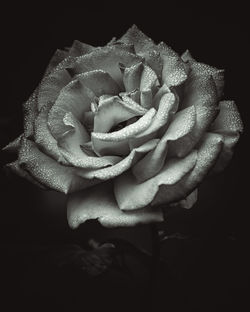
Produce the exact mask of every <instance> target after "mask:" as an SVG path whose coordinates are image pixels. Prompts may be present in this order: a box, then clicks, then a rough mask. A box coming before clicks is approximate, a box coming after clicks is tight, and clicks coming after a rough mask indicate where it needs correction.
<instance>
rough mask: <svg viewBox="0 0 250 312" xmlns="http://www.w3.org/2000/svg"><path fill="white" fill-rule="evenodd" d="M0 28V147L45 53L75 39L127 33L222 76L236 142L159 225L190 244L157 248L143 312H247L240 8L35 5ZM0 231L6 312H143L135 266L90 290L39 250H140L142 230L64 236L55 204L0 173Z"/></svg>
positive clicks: (4, 158)
mask: <svg viewBox="0 0 250 312" xmlns="http://www.w3.org/2000/svg"><path fill="white" fill-rule="evenodd" d="M2 16H3V19H2V22H3V25H2V31H3V36H2V40H1V41H2V52H4V56H3V57H2V62H1V65H2V77H3V78H4V88H3V90H2V95H4V96H3V97H2V104H1V115H0V116H1V117H0V122H1V132H0V144H1V146H0V147H3V146H5V145H6V144H7V143H8V142H9V141H10V140H12V139H14V138H15V137H17V136H18V135H19V134H20V133H21V132H22V103H23V102H24V101H25V100H26V99H27V98H28V97H29V95H30V94H31V93H32V91H33V90H34V88H35V87H36V86H37V84H38V83H39V81H40V80H41V78H42V74H43V72H44V70H45V68H46V65H47V64H48V62H49V60H50V58H51V56H52V55H53V52H54V51H55V50H56V49H57V48H63V47H65V46H70V45H71V44H72V42H73V40H74V39H78V40H80V41H82V42H85V43H89V44H91V45H98V46H99V45H105V44H106V43H107V42H108V41H110V39H111V38H112V37H120V36H121V35H123V33H125V31H126V30H127V29H128V28H129V27H130V26H131V25H132V24H136V25H137V26H138V27H139V28H140V29H141V30H142V31H143V32H145V33H146V34H147V35H148V36H149V37H151V38H152V39H154V40H155V41H156V42H159V41H164V42H166V43H167V44H168V45H170V46H171V47H172V48H173V49H174V50H176V51H177V52H179V53H182V52H184V51H185V50H186V49H187V48H188V49H189V50H190V52H191V53H192V55H193V56H194V57H195V58H196V59H197V60H200V61H202V62H205V63H207V64H210V65H213V66H216V67H218V68H224V69H225V70H226V86H225V99H234V100H235V101H236V103H237V105H238V107H239V110H240V112H241V116H242V119H243V122H244V125H245V132H244V134H243V135H242V137H241V140H240V142H239V144H238V146H237V148H236V151H235V155H234V157H233V160H232V161H231V163H230V165H229V166H228V167H227V169H226V170H225V171H224V172H223V173H221V174H219V175H217V176H216V177H212V178H209V179H207V180H206V181H205V182H204V183H203V184H202V186H201V187H200V193H199V200H198V203H197V204H196V205H195V207H194V208H193V209H192V210H190V211H176V212H175V213H173V215H171V216H170V217H169V219H168V222H167V225H166V229H167V232H168V233H169V234H171V233H176V232H180V233H183V234H185V235H188V236H189V237H190V238H189V239H187V240H178V239H172V240H170V239H169V240H167V241H165V242H164V244H163V247H162V256H163V257H164V259H167V261H168V265H167V267H166V266H165V267H164V268H163V269H162V273H161V277H160V281H159V282H158V284H156V285H155V290H156V294H155V295H154V299H153V300H154V304H153V307H154V308H153V310H152V311H159V310H161V309H160V306H163V308H162V310H163V311H164V310H168V311H170V312H172V311H173V312H174V311H182V310H183V309H184V308H185V311H202V312H203V311H229V310H232V311H243V310H244V311H246V310H247V305H248V308H249V303H248V300H247V297H248V295H249V293H248V290H249V288H248V286H249V285H248V282H249V281H248V278H249V263H248V260H249V258H248V252H247V251H248V248H249V239H248V236H249V213H248V210H249V205H248V188H249V182H248V181H249V172H248V159H249V157H248V149H247V145H248V140H249V138H248V134H247V133H248V118H249V117H248V114H249V103H248V102H249V100H248V97H247V94H248V90H249V82H248V81H249V69H248V68H247V67H248V63H249V49H248V45H249V31H248V28H249V22H248V18H247V10H246V8H244V7H242V6H240V5H238V6H235V5H234V6H233V5H231V6H230V5H229V4H227V5H222V4H221V5H219V4H218V3H217V4H214V5H212V3H211V2H209V3H208V4H205V3H202V4H200V6H191V5H190V3H188V4H187V3H186V4H185V5H183V4H181V3H176V4H170V3H165V6H164V5H163V4H162V3H157V2H149V3H146V2H145V4H144V5H138V6H136V5H135V3H134V4H128V3H123V2H118V1H117V2H116V4H114V5H112V6H111V5H109V6H107V5H106V4H105V5H104V4H102V5H100V4H98V3H97V2H96V3H93V4H92V5H90V4H86V3H84V2H82V3H81V5H80V4H76V3H75V4H73V3H72V4H71V3H70V2H69V3H68V4H62V3H61V4H60V6H58V7H56V6H55V7H52V6H51V5H50V6H45V5H44V4H42V2H39V3H34V4H33V5H32V6H28V5H27V6H23V5H20V7H18V6H17V5H14V4H13V6H9V7H8V8H6V9H4V10H3V11H2ZM11 160H13V158H12V157H11V156H10V155H6V154H4V153H1V166H2V165H4V164H5V163H6V162H9V161H11ZM0 228H1V249H2V251H3V252H2V259H3V260H4V262H3V265H2V266H1V267H2V269H3V272H4V273H5V274H4V278H3V279H2V280H3V282H4V285H3V286H4V288H5V289H6V290H7V297H6V296H5V298H8V300H7V302H8V304H9V305H8V307H6V308H5V309H4V311H8V309H9V311H17V310H16V309H17V308H13V307H12V306H13V304H14V305H16V307H19V308H20V307H25V308H26V310H28V309H30V310H31V311H40V310H39V309H41V311H62V310H64V308H65V310H66V309H67V310H69V309H72V310H73V309H76V308H79V309H80V308H81V309H83V310H84V311H95V308H96V306H98V307H99V308H103V309H104V308H105V309H107V308H109V309H110V310H111V311H113V310H120V311H123V310H122V309H123V308H124V309H125V310H128V309H129V310H131V311H134V310H133V309H135V310H136V311H140V309H139V308H138V306H139V307H141V309H143V310H144V311H146V310H145V309H144V308H145V306H147V304H146V303H145V302H147V300H148V298H147V297H146V296H145V293H144V284H143V282H142V281H143V278H142V277H141V275H143V274H144V273H143V272H144V271H143V269H142V266H140V265H138V263H137V262H138V259H136V258H133V256H132V258H131V259H132V260H131V259H130V260H131V264H130V270H132V271H136V273H135V272H134V273H135V276H136V282H131V280H130V279H129V278H127V276H126V277H124V276H123V277H121V276H120V275H119V274H117V273H114V272H111V271H110V272H108V273H107V274H106V275H105V276H104V277H103V276H102V277H101V278H99V279H98V278H96V279H94V281H93V280H91V281H90V280H89V279H88V278H87V277H86V276H85V275H81V273H79V272H78V271H74V272H73V273H72V272H70V274H69V271H67V270H65V271H63V270H61V271H59V273H58V272H57V271H56V270H55V269H54V267H53V265H52V264H51V263H52V262H53V260H51V259H52V258H53V257H52V256H50V255H49V252H48V250H47V249H48V246H49V248H50V249H52V250H53V249H54V250H55V249H56V248H58V246H63V245H64V244H66V243H71V242H78V243H82V242H85V241H87V239H88V238H89V237H95V238H97V239H99V240H103V239H104V240H105V238H107V237H117V236H119V237H123V238H126V239H129V240H130V241H133V243H135V244H138V245H142V246H144V247H145V248H150V242H149V238H150V235H149V234H150V233H149V231H150V230H149V227H148V226H141V227H138V228H135V229H117V230H112V231H111V230H107V229H103V228H102V227H100V226H99V225H98V224H95V223H94V224H90V225H89V224H87V225H82V226H81V227H80V228H79V229H78V230H74V231H73V230H71V229H69V227H68V225H67V221H66V209H65V196H64V195H62V194H58V193H55V192H44V191H41V190H39V189H37V188H36V187H34V186H33V185H31V184H30V183H28V182H26V181H24V180H22V179H20V178H18V177H15V176H13V175H11V174H6V172H5V171H3V170H2V171H1V225H0ZM60 248H61V247H60ZM62 249H63V247H62ZM55 271H56V272H55ZM140 280H141V281H140ZM121 281H122V282H121ZM121 285H122V286H121ZM137 293H138V296H137ZM97 302H98V304H99V305H97ZM143 302H144V303H143ZM2 304H3V303H2ZM96 309H97V308H96ZM98 310H99V309H98Z"/></svg>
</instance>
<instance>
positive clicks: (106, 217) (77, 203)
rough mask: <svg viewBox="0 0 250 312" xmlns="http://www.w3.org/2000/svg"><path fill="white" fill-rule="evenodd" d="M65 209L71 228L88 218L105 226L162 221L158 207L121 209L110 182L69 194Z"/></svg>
mask: <svg viewBox="0 0 250 312" xmlns="http://www.w3.org/2000/svg"><path fill="white" fill-rule="evenodd" d="M67 209H68V210H67V214H68V222H69V225H70V226H71V227H72V228H76V227H78V226H79V225H80V224H81V223H83V222H85V221H87V220H90V219H96V220H98V221H99V222H100V223H101V224H102V225H103V226H105V227H120V226H123V227H124V226H135V225H138V224H145V223H152V222H161V221H163V215H162V212H161V210H160V209H152V208H150V207H147V208H144V209H140V210H139V211H127V212H124V211H121V210H120V209H119V207H118V205H117V202H116V200H115V197H114V194H113V187H112V183H104V184H100V185H97V186H94V187H92V188H90V189H88V190H87V191H80V192H77V193H74V194H71V195H70V196H69V198H68V204H67Z"/></svg>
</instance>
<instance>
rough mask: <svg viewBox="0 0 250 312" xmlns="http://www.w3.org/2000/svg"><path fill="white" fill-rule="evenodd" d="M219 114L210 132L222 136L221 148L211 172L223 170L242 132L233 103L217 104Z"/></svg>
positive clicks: (241, 125)
mask: <svg viewBox="0 0 250 312" xmlns="http://www.w3.org/2000/svg"><path fill="white" fill-rule="evenodd" d="M219 108H220V113H219V115H218V116H217V118H216V119H215V121H214V123H213V124H212V126H211V131H213V132H217V133H220V134H221V135H222V136H223V148H222V151H221V153H220V156H219V159H218V160H217V163H216V165H215V167H214V168H213V172H219V171H221V170H223V169H224V168H225V167H226V166H227V164H228V163H229V161H230V159H231V158H232V156H233V150H234V147H235V145H236V143H237V142H238V140H239V137H240V132H242V131H243V123H242V121H241V118H240V114H239V111H238V109H237V106H236V105H235V103H234V102H233V101H222V102H220V104H219Z"/></svg>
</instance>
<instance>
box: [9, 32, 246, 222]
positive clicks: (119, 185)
mask: <svg viewBox="0 0 250 312" xmlns="http://www.w3.org/2000/svg"><path fill="white" fill-rule="evenodd" d="M223 79H224V78H223V70H218V69H216V68H214V67H211V66H208V65H205V64H203V63H199V62H197V61H195V60H194V59H193V58H192V57H191V55H190V53H189V52H188V51H186V52H185V53H184V54H183V55H182V56H181V57H180V56H179V55H178V54H177V53H175V52H174V51H173V50H172V49H171V48H169V47H168V46H167V45H166V44H165V43H163V42H161V43H160V44H158V45H156V44H155V43H154V42H153V41H152V40H151V39H150V38H148V37H147V36H146V35H144V34H143V33H142V32H141V31H140V30H138V28H137V27H136V26H133V27H132V28H131V29H129V30H128V31H127V33H126V34H125V35H124V36H123V37H122V38H121V39H119V40H116V39H113V40H112V41H111V42H110V43H108V44H107V45H106V46H104V47H97V48H94V47H92V46H90V45H87V44H84V43H81V42H78V41H75V42H74V43H73V46H72V47H71V48H69V49H65V50H63V51H61V50H58V51H57V52H56V53H55V55H54V56H53V58H52V60H51V62H50V64H49V66H48V68H47V70H46V72H45V75H44V77H43V79H42V82H41V83H40V85H39V86H38V87H37V89H36V90H35V91H34V93H33V94H32V96H31V97H30V99H29V100H28V101H27V102H26V103H25V104H24V133H23V134H22V135H21V136H19V137H18V138H17V139H16V140H15V141H14V142H12V143H10V144H9V145H8V146H7V147H6V149H7V150H15V151H17V152H18V159H17V161H15V162H13V163H10V164H8V166H9V167H10V168H11V169H12V170H14V171H15V172H16V173H18V174H19V175H21V176H23V177H25V178H27V179H29V180H31V181H32V182H34V183H36V184H38V185H40V186H42V187H46V188H50V189H54V190H57V191H60V192H64V193H67V194H69V193H70V195H69V196H68V220H69V224H70V225H71V226H72V227H73V228H74V227H77V226H78V225H79V224H80V223H82V222H84V221H86V220H88V219H98V220H99V222H100V223H101V224H103V225H104V226H109V227H111V226H133V225H136V224H138V223H150V222H158V221H162V220H163V215H162V210H161V209H160V207H161V206H162V205H165V206H168V205H178V206H181V207H185V208H190V207H191V206H192V205H193V204H194V203H195V201H196V198H197V186H198V185H199V183H200V182H201V181H202V180H203V179H204V177H205V176H206V175H207V174H208V172H216V171H218V170H221V169H223V168H224V167H225V166H226V164H227V163H228V161H229V160H230V158H231V156H232V152H233V147H234V145H235V144H236V142H237V141H238V139H239V134H240V132H241V131H242V128H243V127H242V122H241V119H240V116H239V113H238V110H237V107H236V105H235V103H234V102H233V101H221V98H222V95H223Z"/></svg>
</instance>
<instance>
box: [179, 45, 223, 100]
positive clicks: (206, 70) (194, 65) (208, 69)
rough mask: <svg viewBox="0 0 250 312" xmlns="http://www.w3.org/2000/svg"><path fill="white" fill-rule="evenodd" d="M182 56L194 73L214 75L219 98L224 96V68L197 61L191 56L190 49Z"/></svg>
mask: <svg viewBox="0 0 250 312" xmlns="http://www.w3.org/2000/svg"><path fill="white" fill-rule="evenodd" d="M181 58H182V59H183V61H184V62H186V63H187V65H188V66H189V68H190V70H191V72H192V74H194V75H198V76H201V75H206V76H212V77H213V79H214V82H215V85H216V88H217V93H218V96H219V98H221V97H222V95H223V89H224V70H223V69H217V68H215V67H212V66H209V65H207V64H204V63H200V62H197V61H195V59H194V58H193V57H192V56H191V54H190V52H189V51H188V50H187V51H186V52H185V53H183V54H182V56H181Z"/></svg>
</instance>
